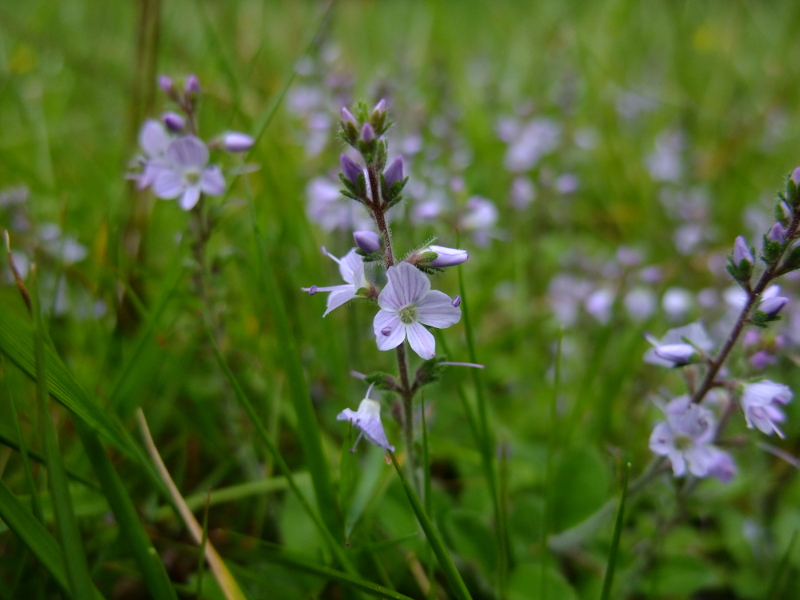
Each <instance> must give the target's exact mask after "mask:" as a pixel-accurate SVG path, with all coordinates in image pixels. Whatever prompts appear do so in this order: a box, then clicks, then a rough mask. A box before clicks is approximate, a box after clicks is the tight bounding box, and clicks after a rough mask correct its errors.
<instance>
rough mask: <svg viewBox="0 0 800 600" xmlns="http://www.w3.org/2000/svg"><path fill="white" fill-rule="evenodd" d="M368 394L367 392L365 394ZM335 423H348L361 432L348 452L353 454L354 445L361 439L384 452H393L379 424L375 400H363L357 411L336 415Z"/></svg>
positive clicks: (379, 409) (379, 416) (379, 415)
mask: <svg viewBox="0 0 800 600" xmlns="http://www.w3.org/2000/svg"><path fill="white" fill-rule="evenodd" d="M367 394H369V392H367ZM336 420H337V421H350V423H351V424H352V425H355V426H356V427H358V428H359V429H360V430H361V432H360V433H359V434H358V438H357V439H356V442H355V444H353V448H352V449H351V450H350V452H355V449H356V445H357V444H358V442H359V440H361V438H362V437H365V438H367V440H369V441H370V442H371V443H373V444H375V445H376V446H380V447H381V448H383V449H384V450H389V451H390V452H394V446H392V445H391V444H390V443H389V440H387V439H386V433H385V432H384V431H383V423H381V405H380V403H379V402H378V401H377V400H370V399H369V398H364V399H363V400H362V401H361V403H360V404H359V405H358V410H356V411H353V410H350V409H349V408H345V409H344V410H343V411H342V412H340V413H339V414H338V415H336Z"/></svg>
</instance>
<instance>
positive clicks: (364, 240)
mask: <svg viewBox="0 0 800 600" xmlns="http://www.w3.org/2000/svg"><path fill="white" fill-rule="evenodd" d="M353 240H355V242H356V246H358V249H359V250H361V251H362V252H364V253H365V254H373V253H375V252H377V251H378V250H380V249H381V236H379V235H378V234H377V233H375V232H374V231H356V232H354V233H353Z"/></svg>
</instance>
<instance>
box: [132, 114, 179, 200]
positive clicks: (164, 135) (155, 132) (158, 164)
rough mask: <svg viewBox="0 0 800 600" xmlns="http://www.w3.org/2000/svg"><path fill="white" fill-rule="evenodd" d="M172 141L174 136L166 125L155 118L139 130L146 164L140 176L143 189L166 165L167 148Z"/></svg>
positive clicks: (149, 184) (146, 122)
mask: <svg viewBox="0 0 800 600" xmlns="http://www.w3.org/2000/svg"><path fill="white" fill-rule="evenodd" d="M171 143H172V136H171V135H170V134H169V132H167V130H166V128H165V127H164V125H163V124H162V123H161V122H159V121H156V120H155V119H148V120H147V121H145V122H144V125H142V128H141V130H140V131H139V146H140V147H141V148H142V150H143V151H144V156H145V160H144V164H143V166H142V172H141V174H140V175H139V176H138V180H139V182H138V187H139V189H140V190H143V189H144V188H146V187H149V186H151V185H152V184H153V181H155V178H156V177H157V176H158V174H159V173H160V171H161V168H163V167H164V166H165V165H166V153H167V148H169V145H170V144H171Z"/></svg>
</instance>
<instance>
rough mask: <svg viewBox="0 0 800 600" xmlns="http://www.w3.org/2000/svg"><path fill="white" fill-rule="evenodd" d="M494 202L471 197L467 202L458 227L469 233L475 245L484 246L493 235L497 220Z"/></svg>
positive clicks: (479, 197)
mask: <svg viewBox="0 0 800 600" xmlns="http://www.w3.org/2000/svg"><path fill="white" fill-rule="evenodd" d="M498 216H499V215H498V211H497V207H496V206H495V205H494V202H492V201H491V200H489V199H487V198H483V197H481V196H472V197H471V198H470V199H469V200H467V210H466V212H465V213H464V214H463V215H462V216H461V219H460V222H459V225H460V226H461V228H462V229H463V230H464V231H471V232H472V236H473V239H474V240H475V243H476V244H478V245H479V246H485V245H487V244H488V243H489V237H490V236H491V235H492V234H493V233H494V226H495V225H496V224H497V218H498Z"/></svg>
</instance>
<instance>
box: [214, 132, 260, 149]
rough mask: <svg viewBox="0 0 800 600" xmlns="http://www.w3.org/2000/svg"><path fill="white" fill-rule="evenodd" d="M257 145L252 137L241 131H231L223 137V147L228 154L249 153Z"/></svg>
mask: <svg viewBox="0 0 800 600" xmlns="http://www.w3.org/2000/svg"><path fill="white" fill-rule="evenodd" d="M255 143H256V142H255V140H254V139H253V138H252V137H251V136H249V135H247V134H246V133H241V132H239V131H229V132H228V133H226V134H224V135H223V136H222V146H223V147H224V148H225V150H227V151H228V152H247V151H248V150H250V148H252V147H253V144H255Z"/></svg>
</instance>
